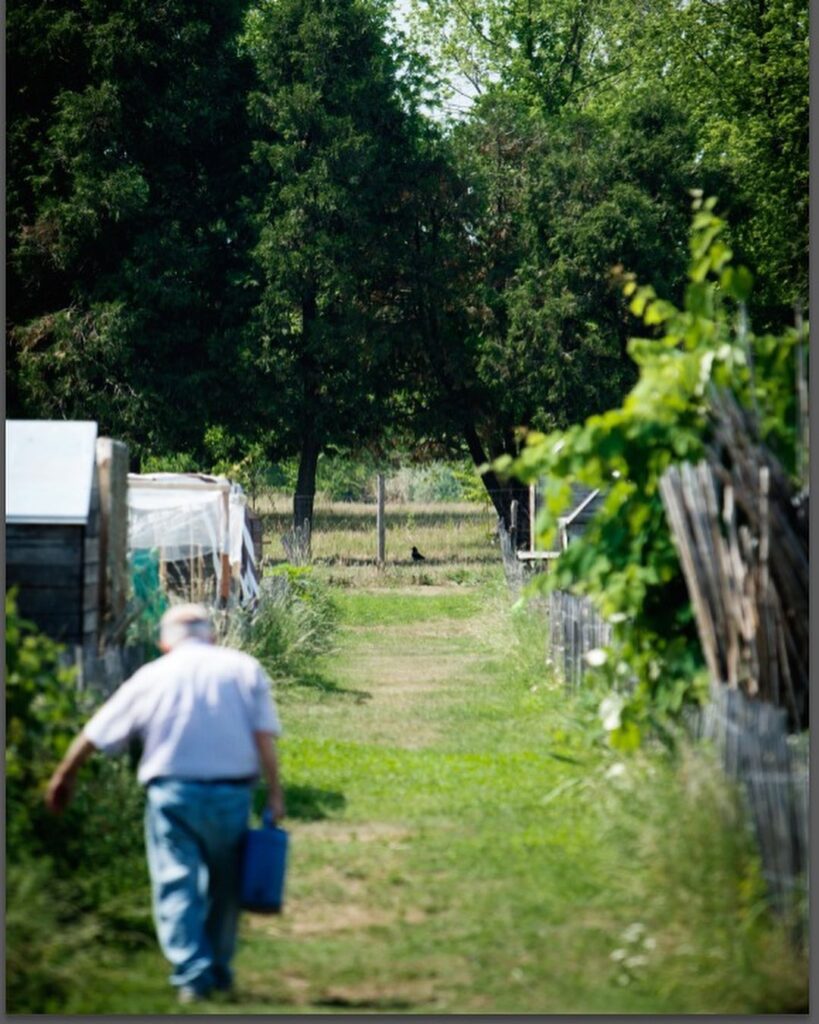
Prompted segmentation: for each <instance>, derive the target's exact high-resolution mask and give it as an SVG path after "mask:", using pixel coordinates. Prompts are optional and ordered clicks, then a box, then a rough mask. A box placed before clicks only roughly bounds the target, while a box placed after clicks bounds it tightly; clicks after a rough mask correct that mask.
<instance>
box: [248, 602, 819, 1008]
mask: <svg viewBox="0 0 819 1024" xmlns="http://www.w3.org/2000/svg"><path fill="white" fill-rule="evenodd" d="M475 598H476V595H474V594H469V593H458V594H455V595H453V596H452V598H451V600H450V601H449V602H448V603H447V604H446V605H444V606H439V611H438V614H437V615H436V616H434V617H433V616H430V617H425V616H423V615H419V613H418V610H417V607H416V608H415V609H414V608H413V606H414V604H415V602H414V600H413V595H412V594H393V593H382V594H381V595H375V596H373V595H366V594H365V595H361V594H349V595H348V594H344V595H342V596H341V598H340V603H341V605H342V608H343V612H342V614H343V620H344V621H345V623H346V624H347V630H348V634H347V642H346V645H345V646H344V647H343V648H342V653H341V655H340V657H337V658H336V659H335V660H334V662H333V663H332V665H330V666H326V670H327V671H328V672H330V673H331V674H332V677H333V679H334V680H335V681H336V683H337V685H338V687H339V689H338V691H336V692H335V693H330V694H323V695H322V694H315V695H312V699H308V700H304V699H302V698H301V697H300V698H299V700H298V701H296V700H295V699H294V698H293V697H292V695H291V694H289V693H287V691H286V688H285V691H284V692H282V693H281V694H280V699H281V703H282V706H283V712H284V714H285V718H286V720H287V721H289V723H290V730H289V738H288V739H287V740H286V741H285V742H284V744H283V754H284V767H285V774H286V777H287V779H288V785H290V786H296V787H301V788H302V790H303V791H306V792H311V793H312V795H313V806H315V804H316V803H320V802H321V800H323V801H324V807H325V811H324V812H323V815H322V814H320V815H313V816H312V817H311V818H306V817H303V818H301V819H298V818H297V820H295V821H294V822H293V824H292V831H293V843H294V845H293V851H294V852H293V873H292V875H291V881H290V890H289V901H290V902H289V906H288V911H287V914H286V915H285V916H284V917H282V918H281V919H259V918H252V917H250V918H248V920H247V922H246V928H245V933H244V937H245V945H244V948H243V951H242V954H241V957H240V961H239V963H240V968H241V971H242V977H243V978H245V979H247V985H248V990H247V994H248V999H249V1000H250V1002H249V1003H248V1004H245V1011H246V1012H262V1011H263V1009H264V1007H265V1005H266V1006H267V1008H268V1009H275V1010H281V1011H285V1010H286V1011H287V1012H298V1013H308V1012H322V1013H327V1012H372V1013H379V1012H380V1013H384V1012H406V1013H453V1012H476V1013H486V1012H495V1013H558V1012H560V1013H567V1012H586V1013H604V1012H606V1013H608V1012H621V1013H672V1012H675V1013H704V1012H705V1013H711V1012H721V1013H752V1012H772V1011H776V1010H779V1011H786V1010H796V1009H800V1008H804V1006H805V999H806V987H805V977H806V974H805V965H804V962H803V961H802V960H801V959H800V958H799V957H798V956H796V955H795V954H794V952H793V951H792V949H791V948H790V946H789V944H788V940H787V937H786V935H785V932H784V929H783V928H782V927H781V926H779V925H778V924H777V923H776V922H775V921H773V920H772V919H771V918H770V917H769V915H768V913H767V910H766V908H765V903H764V898H763V890H762V883H761V878H760V875H759V867H758V861H757V859H756V857H755V854H754V851H753V846H752V843H751V840H750V836H749V835H748V833H747V831H746V830H745V828H744V827H743V823H742V819H741V816H740V813H739V809H738V806H737V803H736V801H735V799H734V797H733V795H732V794H731V792H730V790H729V789H728V788H727V787H725V786H724V785H723V784H722V782H721V780H720V778H719V774H718V772H717V771H716V770H715V768H714V767H713V766H712V765H711V764H710V763H709V762H708V761H707V760H704V759H703V758H702V757H701V756H699V755H698V756H697V757H694V756H690V757H686V758H685V759H683V760H682V761H681V762H680V763H679V764H677V765H672V764H669V763H668V762H667V761H666V760H665V759H664V758H663V757H662V756H660V755H659V754H657V753H653V754H647V755H644V756H642V757H640V758H635V759H633V760H632V761H630V762H629V763H628V764H623V765H622V766H620V764H619V762H617V761H616V760H615V759H614V757H613V755H612V754H611V753H610V752H608V751H607V750H606V748H605V747H604V746H602V745H600V744H598V743H596V742H595V741H594V739H593V731H594V730H593V722H592V721H591V720H590V718H589V714H588V712H586V711H583V709H582V708H578V707H572V706H568V705H567V702H566V699H565V696H564V694H563V693H562V692H561V691H560V690H559V689H557V688H555V687H554V685H553V684H552V683H551V682H550V681H549V680H548V679H547V678H546V677H545V676H544V674H543V670H542V667H541V666H542V659H541V657H540V655H539V653H538V648H537V644H538V634H539V627H538V626H537V624H535V625H534V626H533V625H532V624H531V623H529V624H528V625H527V624H525V623H519V625H518V628H519V629H522V630H523V632H528V633H529V635H528V637H527V642H526V644H525V645H524V646H522V647H519V646H517V645H516V644H515V643H514V642H513V641H512V640H511V639H510V638H511V636H512V632H511V631H510V624H509V621H508V618H506V619H504V618H503V611H502V607H501V605H500V602H499V595H498V594H495V596H494V599H495V603H494V604H493V599H492V598H489V599H487V598H484V599H483V600H482V601H479V602H478V603H477V605H476V602H475ZM421 600H429V601H434V600H435V597H434V596H433V595H430V597H429V598H421ZM374 601H375V602H376V604H375V605H374V603H373V602H374ZM382 601H383V607H384V618H383V620H382V621H380V622H379V621H378V616H377V611H376V610H377V602H382ZM459 605H460V609H459ZM402 606H405V607H406V609H407V612H408V615H407V617H406V619H405V621H404V623H403V625H402V626H399V625H398V623H397V622H396V619H397V618H398V617H399V614H398V610H399V609H400V608H401V607H402ZM467 609H469V614H468V615H467V614H466V611H467ZM444 617H445V619H446V629H443V628H442V623H443V622H444ZM433 627H435V628H433ZM532 630H533V632H532ZM501 638H503V639H502V642H499V641H501ZM447 657H448V658H449V659H450V660H449V662H448V663H447V662H446V659H447ZM442 661H443V662H444V669H443V670H442V671H439V672H438V673H437V675H436V674H435V672H431V673H430V672H429V671H428V670H429V669H430V666H431V665H435V664H438V665H439V666H440V665H441V663H442ZM408 663H409V665H410V666H412V665H413V664H415V665H416V667H417V669H418V671H417V672H416V673H413V672H412V670H411V669H410V671H409V672H408V671H407V665H408ZM430 678H431V679H432V688H430V685H429V684H430ZM348 692H349V693H352V692H355V693H356V694H357V695H358V696H357V697H355V698H354V700H353V701H352V702H351V701H350V700H349V699H347V698H346V697H345V693H348ZM578 726H582V728H579V727H578ZM614 765H617V766H618V767H620V768H621V769H622V772H621V774H618V773H617V772H612V767H613V766H614ZM271 940H272V941H271ZM263 992H266V993H267V995H266V996H265V997H264V999H262V998H260V997H261V994H262V993H263ZM254 1000H255V1001H254ZM265 1000H268V1002H267V1003H266V1002H265Z"/></svg>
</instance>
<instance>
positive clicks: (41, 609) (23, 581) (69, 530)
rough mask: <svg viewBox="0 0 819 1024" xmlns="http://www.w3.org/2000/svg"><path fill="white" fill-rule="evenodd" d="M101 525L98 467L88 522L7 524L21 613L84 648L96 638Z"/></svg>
mask: <svg viewBox="0 0 819 1024" xmlns="http://www.w3.org/2000/svg"><path fill="white" fill-rule="evenodd" d="M99 530H100V514H99V486H98V483H97V473H96V469H95V471H94V477H93V483H92V488H91V500H90V508H89V515H88V520H87V521H86V523H85V525H83V526H65V525H59V524H49V523H30V524H28V523H26V524H23V523H6V587H7V588H10V587H12V586H17V588H18V606H19V609H20V614H21V615H22V616H23V617H24V618H27V619H30V620H31V621H32V622H34V623H35V624H36V625H37V626H38V627H39V628H40V629H41V630H42V631H43V632H44V633H45V634H47V635H48V636H50V637H52V638H53V639H55V640H59V641H61V642H62V643H66V644H78V645H81V646H82V647H83V648H85V649H88V648H89V647H91V646H93V645H95V644H96V641H97V623H98V604H99V579H100V575H99V573H100V570H99Z"/></svg>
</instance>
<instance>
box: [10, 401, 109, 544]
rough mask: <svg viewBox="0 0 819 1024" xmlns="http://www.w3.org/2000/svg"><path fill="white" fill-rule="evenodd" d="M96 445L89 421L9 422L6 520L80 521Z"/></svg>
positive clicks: (83, 517)
mask: <svg viewBox="0 0 819 1024" xmlns="http://www.w3.org/2000/svg"><path fill="white" fill-rule="evenodd" d="M96 444H97V424H96V423H94V422H93V421H90V420H8V421H7V422H6V522H7V523H62V524H65V525H74V524H77V523H84V522H85V521H86V520H87V518H88V510H89V508H90V505H91V486H92V483H93V479H94V463H95V460H96Z"/></svg>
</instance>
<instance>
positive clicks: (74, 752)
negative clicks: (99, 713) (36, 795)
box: [45, 733, 97, 814]
mask: <svg viewBox="0 0 819 1024" xmlns="http://www.w3.org/2000/svg"><path fill="white" fill-rule="evenodd" d="M96 749H97V748H96V747H95V746H94V744H93V743H92V742H91V741H90V740H87V739H86V738H85V736H84V735H83V734H82V733H80V735H79V736H77V737H76V739H75V740H74V742H73V743H72V744H71V746H70V747H69V748H68V750H67V751H66V755H65V757H64V758H63V759H62V761H61V762H60V764H59V766H58V767H57V769H56V771H55V772H54V774H53V775H52V776H51V779H50V780H49V783H48V786H47V788H46V792H45V803H46V807H47V808H48V809H49V810H50V811H51V813H52V814H62V813H63V811H64V810H65V809H66V807H68V805H69V804H70V803H71V797H72V796H73V795H74V783H75V782H76V779H77V772H78V771H79V770H80V765H82V764H83V763H84V762H85V761H87V760H88V758H89V757H90V756H91V755H92V754H93V753H94V751H95V750H96Z"/></svg>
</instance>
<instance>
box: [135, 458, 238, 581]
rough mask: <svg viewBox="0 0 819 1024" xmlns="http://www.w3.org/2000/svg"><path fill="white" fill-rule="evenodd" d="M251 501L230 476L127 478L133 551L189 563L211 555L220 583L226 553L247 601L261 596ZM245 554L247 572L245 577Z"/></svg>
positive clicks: (175, 475)
mask: <svg viewBox="0 0 819 1024" xmlns="http://www.w3.org/2000/svg"><path fill="white" fill-rule="evenodd" d="M246 504H247V499H246V498H245V495H244V493H243V492H242V490H241V488H240V487H239V486H238V485H236V484H233V485H231V483H230V481H229V480H227V479H226V478H225V477H212V476H205V475H197V474H187V473H151V474H147V475H138V474H133V473H132V474H129V476H128V534H129V539H128V546H129V548H130V549H131V550H132V551H135V550H136V551H138V550H157V551H158V552H160V556H161V558H162V560H163V561H167V562H184V561H188V560H189V559H193V558H198V557H200V556H201V557H206V556H210V558H211V560H212V563H213V569H214V573H215V575H216V578H217V580H221V577H222V558H221V556H222V555H223V554H226V555H227V556H228V561H229V562H230V566H231V575H232V576H233V577H234V578H235V579H237V581H238V582H239V584H240V587H241V591H242V597H243V599H244V600H249V599H250V598H252V597H255V596H256V594H257V593H258V584H257V583H256V579H255V576H254V574H253V573H252V572H250V566H252V564H253V543H252V540H251V538H250V534H249V531H248V530H247V527H246V525H245V508H246ZM243 550H244V551H245V555H246V557H245V559H244V560H245V562H246V563H247V566H248V569H247V571H246V572H244V573H243V572H242V562H243V557H242V556H243Z"/></svg>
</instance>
